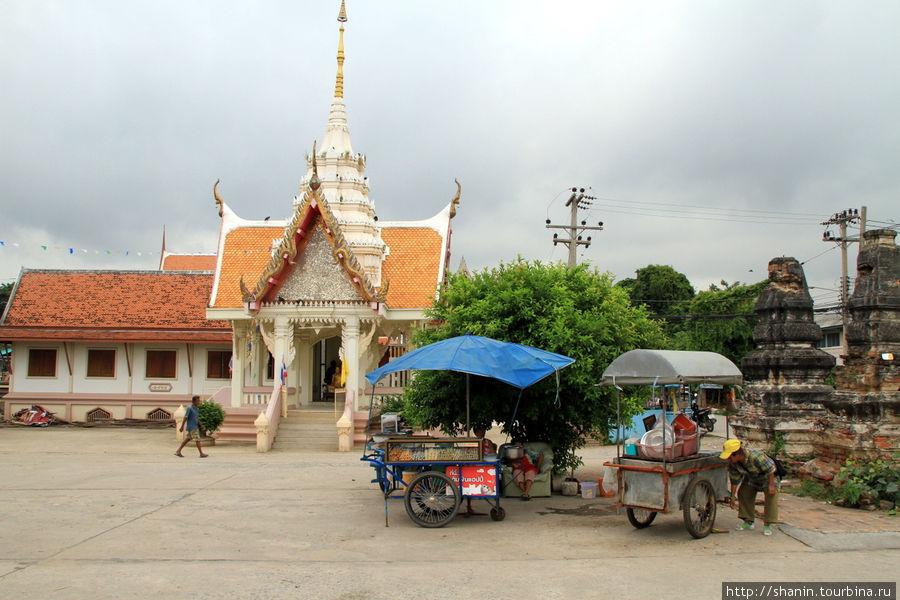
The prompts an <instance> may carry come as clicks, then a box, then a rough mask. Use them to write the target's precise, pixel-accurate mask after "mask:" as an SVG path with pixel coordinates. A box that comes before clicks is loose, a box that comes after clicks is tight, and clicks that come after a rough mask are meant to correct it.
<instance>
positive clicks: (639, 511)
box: [625, 508, 656, 529]
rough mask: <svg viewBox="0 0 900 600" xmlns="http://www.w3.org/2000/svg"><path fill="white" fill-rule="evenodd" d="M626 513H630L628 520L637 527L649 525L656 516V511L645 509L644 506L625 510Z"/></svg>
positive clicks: (641, 527)
mask: <svg viewBox="0 0 900 600" xmlns="http://www.w3.org/2000/svg"><path fill="white" fill-rule="evenodd" d="M625 514H626V515H628V522H629V523H631V524H632V525H634V527H635V528H636V529H643V528H644V527H649V526H650V523H652V522H653V519H655V518H656V513H655V512H653V511H652V510H644V509H643V508H629V509H628V510H626V511H625Z"/></svg>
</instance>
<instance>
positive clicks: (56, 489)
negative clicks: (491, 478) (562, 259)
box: [0, 427, 900, 600]
mask: <svg viewBox="0 0 900 600" xmlns="http://www.w3.org/2000/svg"><path fill="white" fill-rule="evenodd" d="M498 441H499V440H498ZM176 446H177V444H176V442H175V439H174V431H173V430H172V429H161V430H145V429H124V428H95V429H82V428H77V427H53V428H48V429H36V428H14V427H0V597H2V598H41V599H45V598H91V599H97V598H155V599H162V598H324V599H347V600H349V599H382V598H384V599H388V598H390V599H397V598H411V597H416V598H418V597H454V598H461V599H467V598H494V599H501V598H542V599H543V598H618V599H624V598H648V597H656V596H659V595H660V594H663V593H669V594H678V595H687V596H691V597H697V598H719V597H721V592H720V590H721V582H723V581H866V580H873V581H885V580H894V579H895V578H896V575H895V573H896V571H897V569H896V565H897V564H898V563H900V550H898V548H900V533H898V532H900V521H898V520H897V519H896V518H890V517H887V516H885V515H883V514H881V513H877V514H875V513H864V512H861V511H853V510H849V509H839V508H835V507H830V506H826V505H821V504H817V503H814V502H811V501H808V500H805V499H800V498H792V497H789V496H785V500H784V503H783V510H782V520H783V521H784V523H783V524H782V525H781V530H779V531H778V532H776V534H775V535H774V536H772V537H770V538H767V537H764V536H762V535H761V534H760V533H759V532H758V531H754V532H747V533H739V532H735V531H732V532H730V533H727V534H713V535H710V536H708V537H707V538H704V539H701V540H694V539H692V538H691V537H690V536H689V535H688V533H687V531H686V530H685V528H684V525H683V523H682V520H681V516H680V514H671V515H662V516H660V517H659V518H657V520H656V521H655V522H654V524H653V525H652V526H651V527H649V528H647V529H644V530H636V529H634V528H632V527H631V526H630V525H629V524H628V522H627V520H626V518H625V516H624V514H621V513H619V514H617V512H616V510H615V507H614V505H613V502H612V500H609V499H606V498H598V499H592V500H584V499H582V498H580V497H563V496H553V497H552V498H536V499H534V500H533V501H532V502H521V501H519V500H515V499H513V500H509V501H504V503H503V506H504V508H505V509H506V510H507V517H506V520H504V521H502V522H493V521H491V520H490V518H488V517H486V516H475V517H470V518H464V517H462V516H459V517H457V518H456V519H455V520H453V521H452V522H451V523H450V524H448V525H447V526H446V527H444V528H440V529H433V530H429V529H422V528H420V527H417V526H416V525H414V524H413V523H412V522H411V521H410V519H409V518H408V517H407V516H406V514H405V511H404V508H403V504H402V500H391V501H389V502H388V504H387V511H385V503H384V502H383V500H382V497H381V495H380V493H379V492H378V491H377V489H376V487H375V486H374V485H373V484H371V483H370V479H371V476H372V469H371V468H370V467H369V466H368V465H367V464H365V463H362V462H360V461H359V456H360V454H359V452H352V453H349V454H338V453H297V452H292V453H288V452H271V453H268V454H258V453H256V452H255V451H254V449H253V448H252V447H250V446H246V445H226V444H219V445H217V446H214V447H211V448H209V449H208V450H209V452H210V454H211V456H210V458H208V459H204V460H200V459H199V458H198V457H197V451H196V448H192V447H188V448H185V451H184V452H185V456H186V458H184V459H179V458H176V457H175V456H173V454H172V453H173V451H174V450H175V448H176ZM611 452H612V453H614V448H601V447H593V448H588V449H586V450H585V451H584V459H585V466H584V468H583V471H588V472H597V473H599V472H601V471H602V463H603V461H604V460H606V459H607V458H608V457H609V455H610V453H611ZM475 508H476V509H479V510H483V511H485V512H486V509H487V504H486V503H485V502H483V501H476V502H475ZM386 518H387V522H388V524H389V526H388V527H386V526H385V519H386ZM736 524H737V517H736V515H735V513H734V512H732V511H730V510H728V509H727V508H726V507H720V512H719V517H718V519H717V526H718V527H720V528H723V529H726V528H727V529H733V528H734V526H735V525H736Z"/></svg>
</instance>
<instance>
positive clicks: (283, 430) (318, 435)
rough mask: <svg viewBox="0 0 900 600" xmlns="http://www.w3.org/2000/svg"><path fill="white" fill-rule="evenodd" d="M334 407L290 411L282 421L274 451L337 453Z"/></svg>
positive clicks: (273, 447)
mask: <svg viewBox="0 0 900 600" xmlns="http://www.w3.org/2000/svg"><path fill="white" fill-rule="evenodd" d="M337 419H338V417H335V416H334V407H333V406H332V405H331V404H330V403H329V404H328V405H327V407H325V408H318V407H313V408H301V409H299V410H294V409H291V410H288V416H287V417H286V418H283V419H281V425H279V427H278V433H277V434H276V436H275V443H274V444H273V446H272V450H276V451H279V452H283V451H288V452H294V451H301V452H302V451H311V452H337V444H338V443H337V427H336V423H337Z"/></svg>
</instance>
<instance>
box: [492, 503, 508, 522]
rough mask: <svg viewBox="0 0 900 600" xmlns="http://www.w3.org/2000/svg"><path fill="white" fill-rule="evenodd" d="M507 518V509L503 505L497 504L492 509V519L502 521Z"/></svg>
mask: <svg viewBox="0 0 900 600" xmlns="http://www.w3.org/2000/svg"><path fill="white" fill-rule="evenodd" d="M505 518H506V509H505V508H503V507H502V506H495V507H493V508H492V509H491V520H492V521H502V520H503V519H505Z"/></svg>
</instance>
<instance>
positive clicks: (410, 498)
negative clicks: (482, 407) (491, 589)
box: [360, 335, 575, 527]
mask: <svg viewBox="0 0 900 600" xmlns="http://www.w3.org/2000/svg"><path fill="white" fill-rule="evenodd" d="M573 362H575V360H574V359H572V358H569V357H568V356H563V355H561V354H556V353H553V352H547V351H546V350H539V349H537V348H532V347H531V346H524V345H521V344H513V343H510V342H501V341H498V340H493V339H491V338H485V337H481V336H475V335H463V336H459V337H454V338H449V339H446V340H442V341H440V342H435V343H433V344H429V345H427V346H423V347H421V348H418V349H416V350H413V351H412V352H409V353H407V354H404V355H403V356H401V357H399V358H396V359H394V360H392V361H390V362H388V363H387V364H386V365H384V366H382V367H380V368H378V369H376V370H375V371H372V372H371V373H369V374H368V375H366V379H367V380H368V381H369V383H371V384H372V386H373V390H372V394H373V401H372V402H371V403H370V406H369V421H368V422H371V420H372V419H371V416H372V415H371V413H372V407H373V405H374V393H375V392H374V385H375V382H377V381H378V380H379V379H381V378H382V377H384V376H385V375H387V374H388V373H394V372H397V371H407V370H451V371H458V372H462V373H466V433H467V434H468V433H469V431H470V424H469V397H468V394H469V376H470V375H480V376H483V377H491V378H494V379H498V380H500V381H503V382H505V383H508V384H510V385H512V386H514V387H517V388H519V390H520V391H519V398H520V399H521V391H522V390H524V389H525V388H526V387H529V386H531V385H532V384H534V383H537V382H538V381H540V380H541V379H543V378H544V377H547V376H548V375H550V374H551V373H556V372H558V371H559V369H562V368H563V367H566V366H568V365H570V364H572V363H573ZM516 410H518V404H517V405H516ZM514 421H515V412H513V417H512V420H511V421H510V422H514ZM360 460H363V461H366V462H368V463H369V464H370V465H371V466H372V467H373V468H374V469H375V474H376V476H375V479H373V482H375V483H377V484H378V486H379V487H380V488H381V491H382V492H383V494H384V500H385V525H387V514H388V507H387V501H388V498H399V497H402V498H403V501H404V504H405V506H406V512H407V514H408V515H409V517H410V519H412V521H413V522H414V523H416V524H417V525H419V526H421V527H443V526H444V525H446V524H447V523H448V522H450V520H451V519H453V517H455V516H456V513H457V510H458V509H459V505H460V503H461V501H462V498H463V497H464V496H465V497H466V498H467V499H475V498H478V499H484V500H486V501H488V503H489V504H491V511H490V515H491V518H492V519H493V520H494V521H502V520H503V518H504V517H505V516H506V511H505V510H504V509H503V508H502V507H501V506H500V496H501V495H502V490H503V484H502V481H501V479H502V469H501V468H500V460H499V457H498V456H497V455H487V456H486V455H484V454H483V448H482V444H481V440H480V439H478V438H473V437H461V438H455V437H429V436H391V435H387V436H385V435H378V434H376V435H374V436H372V440H371V441H368V442H367V443H366V449H365V452H364V453H363V456H362V458H361V459H360Z"/></svg>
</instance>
